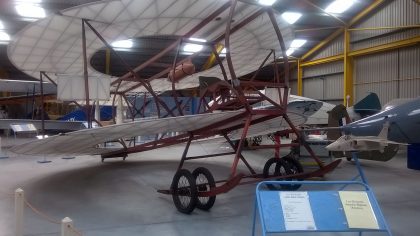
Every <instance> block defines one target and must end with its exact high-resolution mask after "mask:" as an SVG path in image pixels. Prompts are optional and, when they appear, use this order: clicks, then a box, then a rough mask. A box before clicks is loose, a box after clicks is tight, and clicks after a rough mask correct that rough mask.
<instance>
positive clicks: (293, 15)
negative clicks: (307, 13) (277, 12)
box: [281, 11, 302, 25]
mask: <svg viewBox="0 0 420 236" xmlns="http://www.w3.org/2000/svg"><path fill="white" fill-rule="evenodd" d="M301 16H302V14H301V13H299V12H291V11H287V12H285V13H283V14H281V17H283V19H284V20H285V21H286V22H287V23H289V24H291V25H292V24H294V23H295V22H296V21H297V20H299V18H300V17H301Z"/></svg>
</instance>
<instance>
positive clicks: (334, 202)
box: [252, 181, 392, 236]
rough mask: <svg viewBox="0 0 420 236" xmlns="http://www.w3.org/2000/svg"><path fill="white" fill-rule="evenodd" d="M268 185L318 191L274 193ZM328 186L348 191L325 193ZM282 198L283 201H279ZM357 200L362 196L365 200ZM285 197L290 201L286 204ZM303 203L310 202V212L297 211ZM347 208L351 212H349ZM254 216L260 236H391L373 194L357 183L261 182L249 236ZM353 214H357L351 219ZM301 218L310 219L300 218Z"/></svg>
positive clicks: (253, 230)
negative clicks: (367, 235)
mask: <svg viewBox="0 0 420 236" xmlns="http://www.w3.org/2000/svg"><path fill="white" fill-rule="evenodd" d="M267 184H271V185H278V186H287V185H295V184H301V185H302V187H305V188H306V187H318V190H307V191H273V190H269V189H268V188H267ZM328 185H329V186H334V185H335V186H345V187H346V188H347V187H349V188H350V190H345V191H344V190H343V189H342V188H341V189H340V190H325V189H326V188H325V187H326V186H328ZM328 189H330V188H328ZM289 193H290V196H287V194H289ZM284 194H286V198H285V197H284V196H283V197H282V195H284ZM305 196H307V197H305ZM354 196H356V197H354ZM360 196H365V199H362V198H360ZM287 197H289V200H287V201H285V199H287ZM290 198H291V199H290ZM305 198H307V199H306V200H305ZM305 201H308V202H309V205H310V209H311V210H310V211H308V210H307V209H306V210H305V211H304V210H302V211H300V210H299V209H305V208H304V207H302V205H304V204H305V203H304V202H305ZM293 204H294V205H293ZM349 207H350V208H354V209H350V212H349V210H348V209H349ZM351 211H353V212H351ZM257 212H258V215H259V222H260V224H261V229H262V235H267V234H272V233H276V234H278V233H303V232H358V233H359V235H362V234H363V232H383V233H384V234H385V235H390V236H392V233H391V230H390V228H389V226H388V224H387V223H386V221H385V218H384V216H383V214H382V212H381V209H380V207H379V204H378V202H377V200H376V198H375V195H374V193H373V192H372V190H371V188H370V187H369V186H368V185H367V184H365V183H363V182H360V181H264V182H261V183H259V184H258V185H257V188H256V200H255V208H254V217H253V219H254V221H253V228H252V235H255V228H256V221H257ZM354 212H355V213H356V214H353V215H352V213H354ZM366 212H367V213H369V214H366ZM357 213H358V214H357ZM304 214H311V216H308V215H305V217H303V216H302V215H304ZM357 215H359V217H357ZM360 215H362V217H360ZM311 217H312V219H311Z"/></svg>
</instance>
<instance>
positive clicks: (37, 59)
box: [8, 0, 293, 92]
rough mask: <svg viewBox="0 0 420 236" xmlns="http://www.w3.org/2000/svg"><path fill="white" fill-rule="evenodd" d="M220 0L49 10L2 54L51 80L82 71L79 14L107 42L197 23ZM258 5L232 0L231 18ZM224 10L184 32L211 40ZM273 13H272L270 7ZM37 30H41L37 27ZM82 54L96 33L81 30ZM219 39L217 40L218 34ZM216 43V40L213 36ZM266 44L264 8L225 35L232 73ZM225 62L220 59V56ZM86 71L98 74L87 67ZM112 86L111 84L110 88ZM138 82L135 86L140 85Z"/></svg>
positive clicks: (90, 50) (271, 38)
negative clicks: (238, 27)
mask: <svg viewBox="0 0 420 236" xmlns="http://www.w3.org/2000/svg"><path fill="white" fill-rule="evenodd" d="M226 2H227V1H226V0H211V1H209V0H194V1H191V0H142V1H138V0H118V1H116V0H114V1H98V2H92V3H88V4H84V5H80V6H76V7H73V8H70V9H66V10H63V11H60V12H59V13H58V14H52V15H50V16H48V17H46V18H43V19H40V20H38V21H36V22H33V23H31V24H30V25H28V26H27V27H25V28H24V29H23V30H22V31H20V32H19V33H17V34H16V35H15V36H14V40H13V41H12V42H10V44H9V45H8V56H9V58H10V60H11V61H12V63H13V64H14V65H15V66H16V67H17V68H19V69H20V70H21V71H24V72H25V73H27V74H28V75H31V76H33V77H34V78H39V72H40V71H45V72H46V73H48V75H49V77H51V79H53V80H57V75H71V76H72V77H76V76H82V75H83V54H82V25H81V23H82V19H94V20H90V21H89V22H90V24H91V25H92V26H93V27H94V28H95V29H96V30H97V31H98V32H99V33H100V34H101V35H102V36H103V38H104V39H105V40H106V41H107V42H114V41H117V40H123V39H135V38H141V37H164V36H165V35H173V36H181V35H185V34H187V33H188V32H189V31H191V30H192V29H193V28H194V27H195V26H197V25H199V24H200V22H202V21H203V20H204V19H205V18H206V17H207V16H209V15H210V14H212V13H213V12H215V11H216V10H217V9H219V8H220V7H222V6H223V5H224V4H225V3H226ZM260 9H261V7H260V6H255V5H251V4H246V3H243V2H238V5H237V7H236V10H235V13H234V19H235V24H236V23H238V22H241V21H242V20H244V19H246V18H247V17H249V16H251V15H252V14H253V13H255V12H257V11H259V10H260ZM228 14H229V10H225V11H224V12H223V13H221V14H220V15H219V17H220V19H222V20H220V21H219V20H212V21H210V22H208V24H206V25H203V26H202V27H201V28H200V30H198V31H197V32H196V33H195V34H193V35H190V37H196V38H198V37H200V38H203V37H205V39H206V40H207V41H214V40H215V39H217V38H218V37H219V36H221V35H223V33H224V31H225V28H226V25H225V21H224V20H223V19H226V18H227V16H228ZM275 14H278V13H275ZM276 19H277V24H278V26H279V27H280V29H281V31H282V36H283V38H284V40H285V44H286V45H288V44H289V42H290V41H291V40H292V39H293V30H292V28H291V27H290V25H289V24H287V23H286V22H285V21H284V20H282V18H281V17H277V18H276ZM41 32H42V33H41ZM86 41H87V45H88V47H87V51H86V53H87V55H88V58H92V57H93V55H94V54H95V53H96V52H97V51H98V50H100V49H102V48H103V47H104V44H103V43H102V42H101V41H100V40H99V38H98V37H97V36H96V35H95V34H93V33H92V31H91V30H89V29H88V30H86ZM220 41H222V40H220ZM216 43H218V42H216ZM271 49H275V50H277V51H279V50H280V46H279V43H278V40H277V35H276V33H275V31H274V30H273V27H272V25H271V22H270V19H269V17H268V15H267V14H261V15H260V16H259V17H257V18H256V19H254V20H253V21H252V22H249V23H248V24H246V25H245V26H244V27H242V28H241V29H239V30H237V31H235V32H234V33H232V35H231V45H230V52H231V54H232V58H233V61H234V65H235V72H236V74H237V75H238V76H240V75H245V74H248V73H250V72H252V71H255V70H256V69H257V68H258V67H259V65H260V63H261V62H262V61H263V60H264V58H265V57H266V56H267V54H268V53H269V52H270V50H271ZM223 63H224V66H225V68H226V67H227V65H226V63H227V62H226V60H225V61H224V62H223ZM88 70H89V76H98V77H100V76H104V74H102V73H101V72H99V71H96V70H94V69H93V68H92V67H91V66H89V67H88ZM220 75H221V71H220V68H219V67H213V68H211V69H209V70H206V71H204V72H203V73H200V74H194V75H192V76H190V77H188V78H185V79H183V80H181V81H179V82H178V83H176V88H177V89H183V88H188V87H197V86H198V85H199V84H198V79H197V78H198V76H220ZM228 76H229V73H228ZM151 83H152V86H153V88H154V89H155V90H159V91H164V90H167V89H172V84H171V83H169V82H168V81H167V80H166V79H159V78H158V79H155V80H152V82H151ZM137 84H138V83H135V82H130V81H125V82H123V83H121V85H120V86H119V91H125V90H126V89H129V88H132V87H133V86H134V85H137ZM116 88H117V86H116V85H115V86H114V87H113V90H115V89H116ZM143 89H144V88H143V87H140V88H138V89H137V90H136V92H140V91H142V90H143Z"/></svg>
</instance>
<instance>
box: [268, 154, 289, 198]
mask: <svg viewBox="0 0 420 236" xmlns="http://www.w3.org/2000/svg"><path fill="white" fill-rule="evenodd" d="M289 174H291V171H290V169H289V167H288V165H287V164H286V163H285V162H284V161H283V160H282V159H280V158H276V157H273V158H270V159H268V161H267V162H266V163H265V165H264V169H263V175H264V178H270V177H275V176H282V175H289ZM278 180H281V179H278ZM267 188H268V189H271V190H280V189H282V185H274V184H267Z"/></svg>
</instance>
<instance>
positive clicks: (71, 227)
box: [24, 199, 83, 236]
mask: <svg viewBox="0 0 420 236" xmlns="http://www.w3.org/2000/svg"><path fill="white" fill-rule="evenodd" d="M24 202H25V204H26V205H27V206H28V207H29V208H30V209H31V210H32V211H33V212H34V213H35V214H37V215H39V216H40V217H41V218H43V219H44V220H46V221H48V222H50V223H53V224H58V225H61V221H60V220H56V219H54V218H52V217H50V216H48V215H47V214H45V213H43V212H42V211H40V210H38V209H37V208H35V207H34V206H33V205H31V204H30V203H29V202H28V200H26V199H24ZM69 230H71V231H72V232H73V233H75V234H76V235H78V236H82V235H83V234H82V233H81V232H80V231H78V230H77V229H76V228H74V227H73V226H69Z"/></svg>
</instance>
